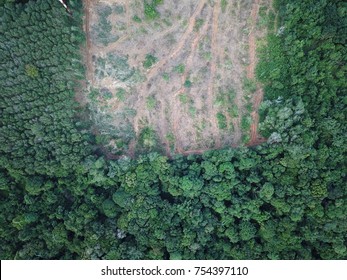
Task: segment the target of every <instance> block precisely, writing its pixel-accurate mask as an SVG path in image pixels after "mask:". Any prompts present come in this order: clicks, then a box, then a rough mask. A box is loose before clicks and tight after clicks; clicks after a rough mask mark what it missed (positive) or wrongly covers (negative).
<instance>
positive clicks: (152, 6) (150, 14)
mask: <svg viewBox="0 0 347 280" xmlns="http://www.w3.org/2000/svg"><path fill="white" fill-rule="evenodd" d="M163 1H164V0H152V1H151V2H150V1H149V0H144V2H143V5H144V13H145V18H146V19H147V20H154V19H157V18H159V16H160V14H159V12H158V11H157V6H158V5H159V4H162V3H163Z"/></svg>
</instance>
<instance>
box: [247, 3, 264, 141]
mask: <svg viewBox="0 0 347 280" xmlns="http://www.w3.org/2000/svg"><path fill="white" fill-rule="evenodd" d="M259 5H260V0H255V3H254V4H253V7H252V13H251V19H252V27H251V28H252V29H251V32H250V34H249V61H250V64H249V66H248V67H247V78H248V79H254V78H255V66H256V63H257V56H256V31H255V30H256V23H257V19H258V13H259ZM263 95H264V92H263V90H262V88H261V87H260V85H259V84H258V85H257V90H256V92H255V94H254V96H253V111H252V113H251V116H252V124H251V131H250V137H251V139H250V141H249V143H247V146H255V145H259V144H261V143H263V142H265V141H266V139H264V138H263V137H261V136H260V135H259V133H258V123H259V113H258V110H259V106H260V103H261V101H262V100H263Z"/></svg>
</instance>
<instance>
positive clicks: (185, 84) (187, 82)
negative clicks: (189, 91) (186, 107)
mask: <svg viewBox="0 0 347 280" xmlns="http://www.w3.org/2000/svg"><path fill="white" fill-rule="evenodd" d="M183 86H184V87H186V88H191V87H192V82H191V81H190V80H188V79H187V80H185V82H184V84H183Z"/></svg>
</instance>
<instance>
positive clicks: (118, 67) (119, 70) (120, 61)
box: [96, 53, 136, 82]
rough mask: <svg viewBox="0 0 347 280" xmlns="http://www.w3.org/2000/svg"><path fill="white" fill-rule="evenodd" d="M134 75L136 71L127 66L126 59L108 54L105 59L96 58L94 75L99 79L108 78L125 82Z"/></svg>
mask: <svg viewBox="0 0 347 280" xmlns="http://www.w3.org/2000/svg"><path fill="white" fill-rule="evenodd" d="M135 73H136V70H135V69H134V68H132V67H130V66H129V64H128V58H127V57H123V56H119V55H116V54H113V53H109V54H107V56H106V58H101V57H99V58H97V61H96V74H97V75H98V76H100V77H106V76H108V77H112V78H115V79H117V80H120V81H122V82H125V81H127V80H130V78H132V76H133V75H134V74H135Z"/></svg>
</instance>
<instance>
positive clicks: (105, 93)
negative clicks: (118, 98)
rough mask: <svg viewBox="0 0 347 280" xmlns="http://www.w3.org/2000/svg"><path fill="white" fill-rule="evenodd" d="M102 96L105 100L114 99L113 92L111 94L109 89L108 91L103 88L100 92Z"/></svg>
mask: <svg viewBox="0 0 347 280" xmlns="http://www.w3.org/2000/svg"><path fill="white" fill-rule="evenodd" d="M100 94H101V95H102V97H103V98H104V99H106V100H110V99H112V97H113V94H112V92H111V91H110V90H109V89H107V88H102V89H101V90H100Z"/></svg>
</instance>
